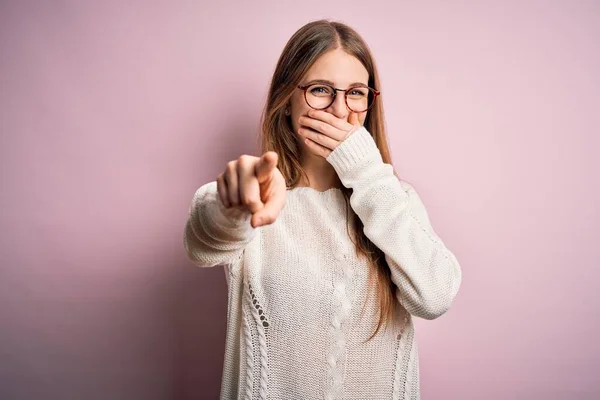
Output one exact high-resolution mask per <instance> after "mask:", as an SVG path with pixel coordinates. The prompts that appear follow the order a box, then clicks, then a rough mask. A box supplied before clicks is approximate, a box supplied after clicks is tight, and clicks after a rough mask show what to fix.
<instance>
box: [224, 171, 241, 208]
mask: <svg viewBox="0 0 600 400" xmlns="http://www.w3.org/2000/svg"><path fill="white" fill-rule="evenodd" d="M223 179H224V180H225V183H226V186H227V196H228V198H229V206H239V205H240V193H239V186H238V171H237V160H236V161H229V162H228V163H227V167H226V168H225V174H224V175H223Z"/></svg>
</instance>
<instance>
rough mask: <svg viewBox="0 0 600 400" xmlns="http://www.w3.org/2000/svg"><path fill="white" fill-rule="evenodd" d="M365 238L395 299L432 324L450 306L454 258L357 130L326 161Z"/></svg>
mask: <svg viewBox="0 0 600 400" xmlns="http://www.w3.org/2000/svg"><path fill="white" fill-rule="evenodd" d="M327 161H328V162H329V163H330V164H331V165H332V166H333V167H334V168H335V170H336V172H337V174H338V176H339V178H340V180H341V181H342V184H343V185H344V186H346V187H348V188H352V189H353V192H352V195H351V197H350V205H351V207H352V209H353V210H354V211H355V212H356V214H357V215H358V217H359V218H360V219H361V221H362V223H363V225H364V233H365V235H366V236H367V237H368V238H369V239H370V240H371V241H372V242H373V243H374V244H375V245H376V246H377V247H378V248H379V249H380V250H381V251H383V253H384V254H385V257H386V261H387V262H388V265H389V266H390V270H391V277H392V281H393V282H394V284H395V285H396V286H397V287H398V290H397V298H398V301H399V302H400V303H401V304H402V306H403V307H404V308H405V309H406V310H407V311H408V312H409V313H410V314H412V315H414V316H417V317H420V318H424V319H434V318H437V317H439V316H441V315H442V314H444V313H445V312H446V311H447V310H448V309H449V308H450V305H451V303H452V301H453V300H454V298H455V296H456V294H457V292H458V289H459V286H460V283H461V279H462V273H461V268H460V266H459V264H458V261H457V259H456V257H455V256H454V254H452V252H451V251H450V250H449V249H448V248H446V246H445V245H444V243H443V242H442V240H441V239H440V238H439V237H438V235H437V234H436V233H435V231H434V230H433V228H432V226H431V223H430V221H429V217H428V215H427V211H426V210H425V206H424V205H423V203H422V201H421V199H420V198H419V195H418V194H417V192H416V191H415V190H414V188H413V187H412V186H410V185H409V184H408V183H406V182H401V181H400V180H399V179H398V178H397V177H396V176H395V175H394V171H393V167H392V166H391V165H390V164H385V163H384V162H383V160H382V157H381V153H380V152H379V149H378V148H377V145H376V144H375V141H374V140H373V138H372V137H371V134H370V133H369V132H368V131H367V130H366V129H365V128H364V127H362V128H361V129H359V130H357V131H356V132H355V133H354V134H352V135H351V136H349V137H348V138H347V139H346V140H344V141H343V142H342V143H340V144H339V145H338V147H336V148H335V149H334V151H333V152H332V153H331V154H330V155H329V156H328V157H327Z"/></svg>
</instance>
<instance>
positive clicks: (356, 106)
mask: <svg viewBox="0 0 600 400" xmlns="http://www.w3.org/2000/svg"><path fill="white" fill-rule="evenodd" d="M298 89H301V90H303V91H304V99H305V100H306V104H308V106H309V107H310V108H312V109H315V110H325V109H326V108H329V107H330V106H331V105H332V104H333V102H334V101H335V97H336V96H337V92H344V98H345V101H346V106H347V107H348V108H349V109H350V110H351V111H354V112H357V113H361V112H365V111H367V110H369V109H370V108H371V107H372V106H373V104H375V99H376V98H377V96H379V95H380V94H381V93H380V92H379V91H377V90H375V89H373V88H370V87H368V86H353V87H350V88H348V89H337V88H334V87H333V86H331V85H327V84H324V83H313V84H309V85H299V86H298Z"/></svg>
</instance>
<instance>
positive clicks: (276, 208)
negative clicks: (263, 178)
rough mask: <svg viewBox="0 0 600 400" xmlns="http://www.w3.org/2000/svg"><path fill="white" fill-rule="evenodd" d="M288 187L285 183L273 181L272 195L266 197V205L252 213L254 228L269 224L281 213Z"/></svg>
mask: <svg viewBox="0 0 600 400" xmlns="http://www.w3.org/2000/svg"><path fill="white" fill-rule="evenodd" d="M285 198H286V188H285V184H282V185H280V184H277V183H273V188H272V190H271V195H270V196H269V197H268V198H267V199H266V202H265V205H264V207H263V208H262V209H261V210H259V211H258V212H256V213H255V214H254V215H252V219H251V221H250V223H251V225H252V226H253V227H254V228H257V227H259V226H264V225H269V224H272V223H273V222H275V220H276V219H277V217H279V213H280V212H281V210H282V209H283V207H284V206H285Z"/></svg>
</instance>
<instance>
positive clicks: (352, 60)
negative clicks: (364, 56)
mask: <svg viewBox="0 0 600 400" xmlns="http://www.w3.org/2000/svg"><path fill="white" fill-rule="evenodd" d="M315 79H323V80H328V81H331V82H333V83H334V84H335V85H336V86H338V87H346V86H348V85H350V84H352V83H356V82H360V83H364V84H365V85H367V84H368V83H369V73H368V72H367V69H366V68H365V67H364V66H363V65H362V63H361V62H360V61H359V60H358V58H356V57H354V56H352V55H350V54H348V53H346V52H345V51H344V50H342V49H335V50H331V51H328V52H327V53H325V54H323V55H322V56H321V57H319V58H318V59H317V61H315V63H314V64H313V65H312V66H311V67H310V69H309V70H308V72H307V73H306V76H305V79H304V81H305V82H310V81H312V80H315Z"/></svg>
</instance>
